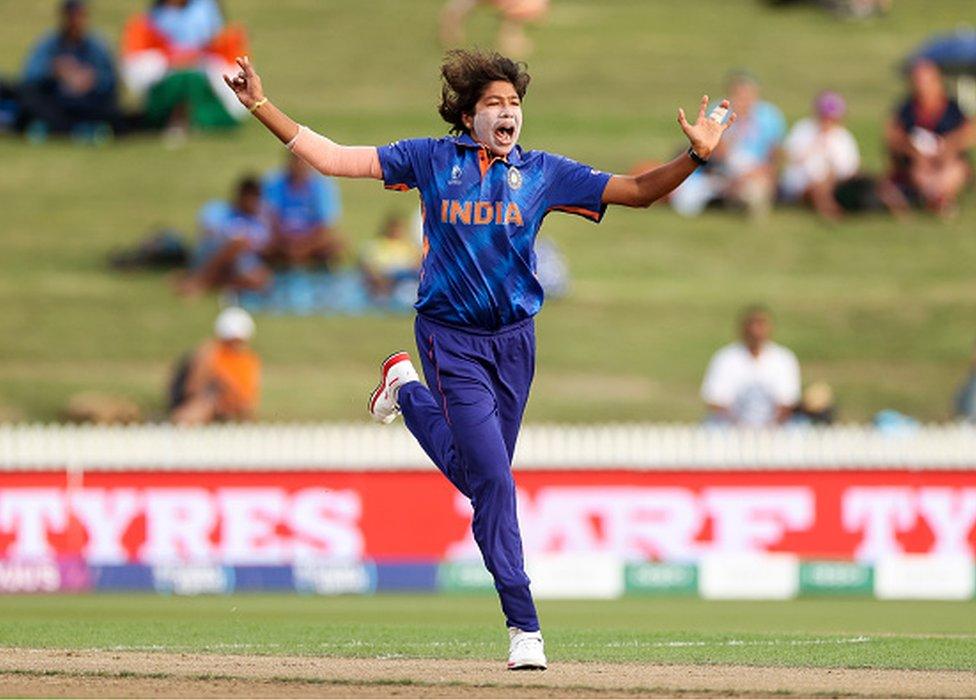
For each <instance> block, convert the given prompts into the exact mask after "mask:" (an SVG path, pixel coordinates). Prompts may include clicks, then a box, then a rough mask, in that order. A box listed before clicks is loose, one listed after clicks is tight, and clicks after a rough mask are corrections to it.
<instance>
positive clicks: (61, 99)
mask: <svg viewBox="0 0 976 700" xmlns="http://www.w3.org/2000/svg"><path fill="white" fill-rule="evenodd" d="M18 99H19V102H20V109H21V111H22V115H21V122H22V124H24V125H25V126H26V127H27V133H28V136H29V137H31V138H33V139H43V138H44V137H45V136H46V135H47V134H48V133H55V134H68V133H70V134H74V135H76V136H84V137H95V136H98V135H100V134H102V133H105V134H106V135H110V134H111V131H112V130H113V129H114V128H117V127H118V125H119V124H120V122H121V120H120V116H119V115H120V113H119V109H118V103H117V100H116V76H115V62H114V59H113V58H112V54H111V52H110V51H109V49H108V48H107V46H106V45H105V43H104V42H103V41H102V40H101V39H99V38H98V37H97V36H95V35H94V34H93V33H91V32H90V31H89V29H88V5H87V3H86V2H84V1H83V0H65V1H64V2H62V3H61V9H60V20H59V26H58V28H57V29H56V30H55V31H53V32H51V33H50V34H48V35H47V36H45V37H43V38H42V39H41V40H40V41H39V42H38V43H37V45H36V46H35V47H34V48H33V50H32V51H31V53H30V55H29V56H28V58H27V63H26V65H25V67H24V74H23V82H22V83H21V85H20V88H19V90H18Z"/></svg>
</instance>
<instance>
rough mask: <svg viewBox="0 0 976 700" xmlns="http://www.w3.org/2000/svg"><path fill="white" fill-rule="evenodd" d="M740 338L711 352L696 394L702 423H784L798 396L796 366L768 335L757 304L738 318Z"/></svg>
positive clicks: (769, 327) (769, 324) (766, 317)
mask: <svg viewBox="0 0 976 700" xmlns="http://www.w3.org/2000/svg"><path fill="white" fill-rule="evenodd" d="M740 319H741V323H740V332H741V341H740V342H737V343H732V344H731V345H727V346H725V347H724V348H722V349H721V350H719V351H718V352H716V353H715V354H714V355H713V356H712V360H711V362H709V364H708V369H707V371H706V372H705V379H704V381H703V382H702V387H701V396H702V399H703V400H704V401H705V404H706V405H707V406H708V410H709V418H708V422H710V423H715V424H719V425H743V426H750V427H762V426H772V425H777V424H781V423H785V422H786V421H787V420H789V419H790V417H791V415H792V413H793V407H794V406H796V404H797V402H798V401H799V400H800V365H799V363H798V362H797V359H796V355H794V354H793V353H792V352H791V351H790V350H789V349H787V348H785V347H783V346H782V345H778V344H776V343H774V342H773V341H772V340H770V338H771V336H772V332H773V320H772V316H771V315H770V312H769V311H768V310H767V309H766V308H765V307H763V306H750V307H749V308H747V309H746V310H745V311H744V312H743V313H742V315H741V317H740Z"/></svg>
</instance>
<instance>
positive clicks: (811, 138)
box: [780, 90, 861, 221]
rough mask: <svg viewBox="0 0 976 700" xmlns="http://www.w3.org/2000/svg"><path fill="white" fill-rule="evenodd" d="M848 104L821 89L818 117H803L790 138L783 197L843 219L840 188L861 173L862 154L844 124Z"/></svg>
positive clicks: (825, 215) (816, 104)
mask: <svg viewBox="0 0 976 700" xmlns="http://www.w3.org/2000/svg"><path fill="white" fill-rule="evenodd" d="M846 111H847V105H846V103H845V102H844V98H843V97H841V95H840V94H838V93H836V92H833V91H831V90H825V91H824V92H821V93H820V94H819V95H817V97H816V98H815V99H814V101H813V112H814V116H812V117H807V118H806V119H801V120H800V121H798V122H797V123H796V124H794V125H793V128H792V129H790V133H789V134H788V135H787V137H786V142H785V144H784V152H785V158H786V164H785V166H784V168H783V174H782V177H781V179H780V189H781V191H782V194H783V198H784V199H785V200H786V201H788V202H801V201H802V202H806V203H808V204H810V205H811V206H812V207H813V208H814V210H815V211H816V212H817V213H818V214H819V215H820V216H822V217H823V218H825V219H828V220H831V221H835V220H837V219H840V218H841V216H842V214H843V210H842V208H841V206H840V204H839V203H838V201H837V197H836V194H835V193H836V191H837V188H838V187H839V186H841V185H843V184H844V183H845V182H847V181H848V180H850V179H851V178H853V177H854V176H855V175H857V172H858V170H859V168H860V167H861V153H860V150H859V149H858V147H857V140H856V139H855V138H854V135H853V134H852V133H851V132H850V131H848V130H847V128H845V127H844V125H843V119H844V114H845V113H846Z"/></svg>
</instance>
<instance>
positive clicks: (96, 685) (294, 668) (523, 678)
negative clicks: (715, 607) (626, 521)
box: [0, 649, 976, 698]
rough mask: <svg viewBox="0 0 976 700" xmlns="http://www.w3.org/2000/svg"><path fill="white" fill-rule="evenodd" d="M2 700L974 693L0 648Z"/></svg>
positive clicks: (605, 669) (900, 681)
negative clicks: (37, 699)
mask: <svg viewBox="0 0 976 700" xmlns="http://www.w3.org/2000/svg"><path fill="white" fill-rule="evenodd" d="M0 693H2V694H3V695H5V696H26V697H31V696H47V697H54V696H66V695H67V696H73V697H329V698H335V697H369V698H380V697H470V698H482V697H520V698H522V697H524V698H551V697H633V696H641V697H662V696H667V697H674V696H694V697H715V696H730V695H731V696H740V697H754V696H767V697H768V696H770V695H778V696H783V695H796V696H807V697H809V696H814V695H818V696H862V697H863V696H878V697H946V698H961V697H973V696H974V695H976V673H973V672H967V671H905V670H865V669H811V668H760V667H746V666H669V665H655V664H634V663H627V664H607V663H557V664H555V665H553V667H552V668H550V669H549V670H548V671H545V672H517V673H513V672H510V671H506V670H505V669H504V666H503V665H502V664H500V663H498V662H490V661H458V660H441V659H336V658H323V657H295V656H253V655H244V654H240V655H238V654H229V655H227V654H221V655H218V654H175V653H168V652H133V651H102V650H98V651H95V650H86V651H64V650H46V649H3V650H2V651H0Z"/></svg>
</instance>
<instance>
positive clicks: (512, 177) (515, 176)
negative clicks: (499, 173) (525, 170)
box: [508, 168, 522, 190]
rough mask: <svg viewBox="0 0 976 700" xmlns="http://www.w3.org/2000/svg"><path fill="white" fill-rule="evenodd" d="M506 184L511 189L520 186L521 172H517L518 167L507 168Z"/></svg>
mask: <svg viewBox="0 0 976 700" xmlns="http://www.w3.org/2000/svg"><path fill="white" fill-rule="evenodd" d="M508 186H509V187H510V188H511V189H513V190H517V189H520V188H521V187H522V173H520V172H519V169H518V168H509V169H508Z"/></svg>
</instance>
